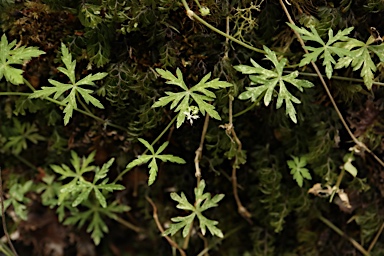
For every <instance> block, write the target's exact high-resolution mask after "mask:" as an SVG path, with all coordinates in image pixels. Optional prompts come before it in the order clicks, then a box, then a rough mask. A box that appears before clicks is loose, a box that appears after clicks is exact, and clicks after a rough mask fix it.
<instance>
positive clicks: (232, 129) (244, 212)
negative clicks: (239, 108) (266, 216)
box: [220, 95, 253, 224]
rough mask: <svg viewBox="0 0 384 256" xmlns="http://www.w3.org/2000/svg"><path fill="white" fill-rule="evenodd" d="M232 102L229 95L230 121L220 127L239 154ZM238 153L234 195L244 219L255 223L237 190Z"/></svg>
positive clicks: (240, 148) (234, 175)
mask: <svg viewBox="0 0 384 256" xmlns="http://www.w3.org/2000/svg"><path fill="white" fill-rule="evenodd" d="M232 102H233V97H232V96H231V95H230V96H229V113H228V115H229V117H228V119H229V123H228V124H225V125H221V126H220V127H221V128H224V129H225V132H226V133H227V135H228V136H229V138H230V139H231V143H236V145H237V154H238V153H241V150H242V143H241V141H240V139H239V138H238V137H237V135H236V132H235V127H234V126H233V116H232ZM237 154H236V155H235V160H234V162H233V164H232V176H231V181H232V190H233V197H234V198H235V201H236V204H237V210H238V212H239V214H240V215H241V216H242V217H243V218H244V219H246V220H247V221H248V222H249V224H252V223H253V222H252V220H251V217H252V214H251V213H250V212H249V211H248V210H247V208H245V207H244V206H243V204H242V203H241V200H240V197H239V193H238V190H237V187H238V185H237V166H238V165H239V158H238V156H237Z"/></svg>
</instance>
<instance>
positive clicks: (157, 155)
mask: <svg viewBox="0 0 384 256" xmlns="http://www.w3.org/2000/svg"><path fill="white" fill-rule="evenodd" d="M138 140H139V141H140V142H141V143H142V144H143V145H144V146H145V147H146V148H147V149H148V150H149V151H150V152H151V153H152V154H151V155H141V156H139V157H138V158H137V159H135V160H133V161H131V162H130V163H128V165H127V166H126V167H125V169H126V170H131V169H132V168H133V167H135V166H138V165H142V164H146V163H148V162H149V164H148V167H149V179H148V186H150V185H152V184H153V182H155V180H156V176H157V172H158V170H159V168H158V166H157V162H156V159H160V160H161V161H163V162H172V163H177V164H185V160H184V159H182V158H180V157H178V156H174V155H161V153H162V152H163V151H164V150H165V148H166V147H167V146H168V141H166V142H164V143H163V144H162V145H161V146H160V147H159V149H158V150H157V151H156V152H155V149H154V148H153V147H152V146H151V145H150V144H149V143H148V141H146V140H144V139H141V138H139V139H138Z"/></svg>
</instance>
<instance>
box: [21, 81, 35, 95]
mask: <svg viewBox="0 0 384 256" xmlns="http://www.w3.org/2000/svg"><path fill="white" fill-rule="evenodd" d="M23 82H24V83H25V84H26V85H27V86H28V88H29V89H31V91H32V92H34V91H36V89H35V88H34V87H33V86H32V85H31V83H30V82H29V81H28V80H27V79H25V78H23Z"/></svg>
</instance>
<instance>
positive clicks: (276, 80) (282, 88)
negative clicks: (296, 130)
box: [234, 46, 313, 123]
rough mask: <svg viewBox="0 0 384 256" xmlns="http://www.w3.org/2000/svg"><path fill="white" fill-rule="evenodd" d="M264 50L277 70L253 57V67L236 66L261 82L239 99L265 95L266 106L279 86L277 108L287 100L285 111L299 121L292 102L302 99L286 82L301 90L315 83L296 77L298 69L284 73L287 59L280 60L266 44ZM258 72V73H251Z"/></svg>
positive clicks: (254, 99)
mask: <svg viewBox="0 0 384 256" xmlns="http://www.w3.org/2000/svg"><path fill="white" fill-rule="evenodd" d="M264 51H265V52H266V57H267V59H269V60H270V61H271V62H272V63H273V64H274V66H275V67H276V70H275V71H272V70H268V69H265V68H263V67H261V66H260V65H259V64H257V63H256V62H255V61H254V60H252V59H251V63H252V65H253V67H250V66H246V65H238V66H235V67H234V68H235V69H236V70H237V71H240V72H242V73H243V74H249V75H250V76H249V78H250V79H251V81H252V83H251V85H254V84H261V85H260V86H258V87H247V88H246V90H247V91H245V92H243V93H241V94H240V95H239V99H241V100H245V99H251V101H257V100H258V98H259V97H260V96H262V95H264V104H265V105H266V106H268V105H269V103H270V102H271V101H272V97H273V95H276V91H275V87H276V86H278V87H279V92H278V94H277V103H276V108H277V109H278V108H280V107H281V106H282V104H283V101H285V112H286V114H287V115H289V117H290V118H291V120H292V121H293V122H294V123H297V119H296V110H295V108H294V106H293V104H292V103H297V104H298V103H300V100H299V99H298V98H296V97H295V96H293V95H292V94H291V93H290V92H289V91H288V89H287V87H286V84H285V83H286V82H287V83H290V84H292V85H293V86H295V87H296V88H297V89H298V90H300V91H301V92H302V91H303V88H310V87H312V86H313V84H312V83H311V82H309V81H307V80H301V79H296V77H297V76H298V75H299V73H298V72H297V71H295V72H292V73H290V74H288V75H283V69H284V67H285V64H286V63H287V59H286V58H283V59H282V60H281V61H278V59H277V57H276V54H275V53H274V52H273V51H271V50H270V49H269V48H268V47H266V46H264ZM251 74H257V75H251Z"/></svg>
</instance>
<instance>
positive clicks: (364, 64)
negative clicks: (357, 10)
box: [335, 37, 384, 90]
mask: <svg viewBox="0 0 384 256" xmlns="http://www.w3.org/2000/svg"><path fill="white" fill-rule="evenodd" d="M373 42H374V40H373V38H372V37H370V38H369V39H368V40H367V42H366V43H364V42H361V41H359V40H357V39H349V40H348V41H346V42H339V43H337V44H335V46H338V47H340V48H343V49H346V50H348V51H349V52H350V55H349V56H345V57H343V58H340V59H339V60H338V62H337V64H336V65H335V68H336V69H339V68H345V67H348V66H351V67H352V68H353V70H354V71H355V70H359V69H361V72H360V76H361V77H362V78H363V80H364V84H365V86H366V87H367V88H368V90H371V88H372V84H373V78H374V73H375V72H376V70H377V67H376V65H375V63H374V62H373V61H372V57H371V53H375V54H376V55H377V56H378V57H379V58H380V61H384V54H383V53H384V45H383V44H381V45H372V43H373ZM352 49H353V50H352Z"/></svg>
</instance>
